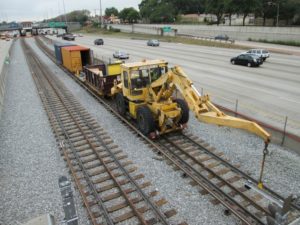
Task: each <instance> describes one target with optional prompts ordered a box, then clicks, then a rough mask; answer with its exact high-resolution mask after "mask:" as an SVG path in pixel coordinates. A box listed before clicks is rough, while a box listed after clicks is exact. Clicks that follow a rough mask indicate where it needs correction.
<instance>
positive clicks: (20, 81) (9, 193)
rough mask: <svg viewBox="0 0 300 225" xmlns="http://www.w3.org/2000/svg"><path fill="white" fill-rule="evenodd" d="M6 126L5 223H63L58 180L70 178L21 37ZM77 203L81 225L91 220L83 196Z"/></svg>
mask: <svg viewBox="0 0 300 225" xmlns="http://www.w3.org/2000/svg"><path fill="white" fill-rule="evenodd" d="M0 124H1V126H0V199H1V203H0V215H1V217H0V223H1V224H3V225H16V224H19V223H24V222H26V221H28V220H30V219H31V218H33V217H36V216H39V215H42V214H46V213H50V214H52V215H54V217H55V218H56V222H57V224H60V222H61V221H62V219H63V218H64V215H63V208H62V200H61V195H60V191H59V187H58V178H59V176H61V175H64V176H67V177H68V178H69V179H70V177H69V176H68V171H67V169H66V166H65V162H64V161H63V159H62V157H61V156H60V154H59V150H58V148H57V146H56V141H55V139H54V136H53V134H52V131H51V128H50V126H49V122H48V118H47V115H46V113H45V111H44V109H43V107H42V103H41V100H40V97H39V95H38V93H37V92H36V88H35V84H34V82H33V80H32V78H31V74H30V72H29V69H28V66H27V64H26V60H25V56H24V54H23V51H22V48H21V45H20V41H19V40H18V41H16V43H15V44H14V46H13V49H12V56H11V62H10V66H9V72H8V77H7V87H6V95H5V107H4V110H3V116H2V118H1V121H0ZM75 202H76V204H77V209H78V211H79V216H80V224H89V222H88V220H87V217H86V215H85V210H84V209H83V207H82V206H81V205H82V204H81V200H80V199H79V198H78V196H76V198H75Z"/></svg>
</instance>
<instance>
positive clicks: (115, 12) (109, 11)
mask: <svg viewBox="0 0 300 225" xmlns="http://www.w3.org/2000/svg"><path fill="white" fill-rule="evenodd" d="M111 15H114V16H118V15H119V11H118V10H117V9H116V8H115V7H111V8H106V9H105V16H111Z"/></svg>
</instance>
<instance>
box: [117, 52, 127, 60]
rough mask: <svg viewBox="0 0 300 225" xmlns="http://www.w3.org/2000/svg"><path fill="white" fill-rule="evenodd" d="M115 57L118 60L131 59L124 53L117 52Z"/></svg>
mask: <svg viewBox="0 0 300 225" xmlns="http://www.w3.org/2000/svg"><path fill="white" fill-rule="evenodd" d="M113 57H114V58H117V59H129V54H128V53H126V52H123V51H116V52H114V54H113Z"/></svg>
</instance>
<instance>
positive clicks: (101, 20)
mask: <svg viewBox="0 0 300 225" xmlns="http://www.w3.org/2000/svg"><path fill="white" fill-rule="evenodd" d="M99 4H100V20H99V21H100V24H101V25H100V27H102V25H103V19H102V2H101V0H99Z"/></svg>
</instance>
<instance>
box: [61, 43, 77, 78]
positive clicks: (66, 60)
mask: <svg viewBox="0 0 300 225" xmlns="http://www.w3.org/2000/svg"><path fill="white" fill-rule="evenodd" d="M61 53H62V59H63V65H64V67H65V68H67V69H68V70H69V71H70V72H72V73H76V72H77V71H81V70H82V63H81V54H80V51H68V50H67V49H65V48H61Z"/></svg>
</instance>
